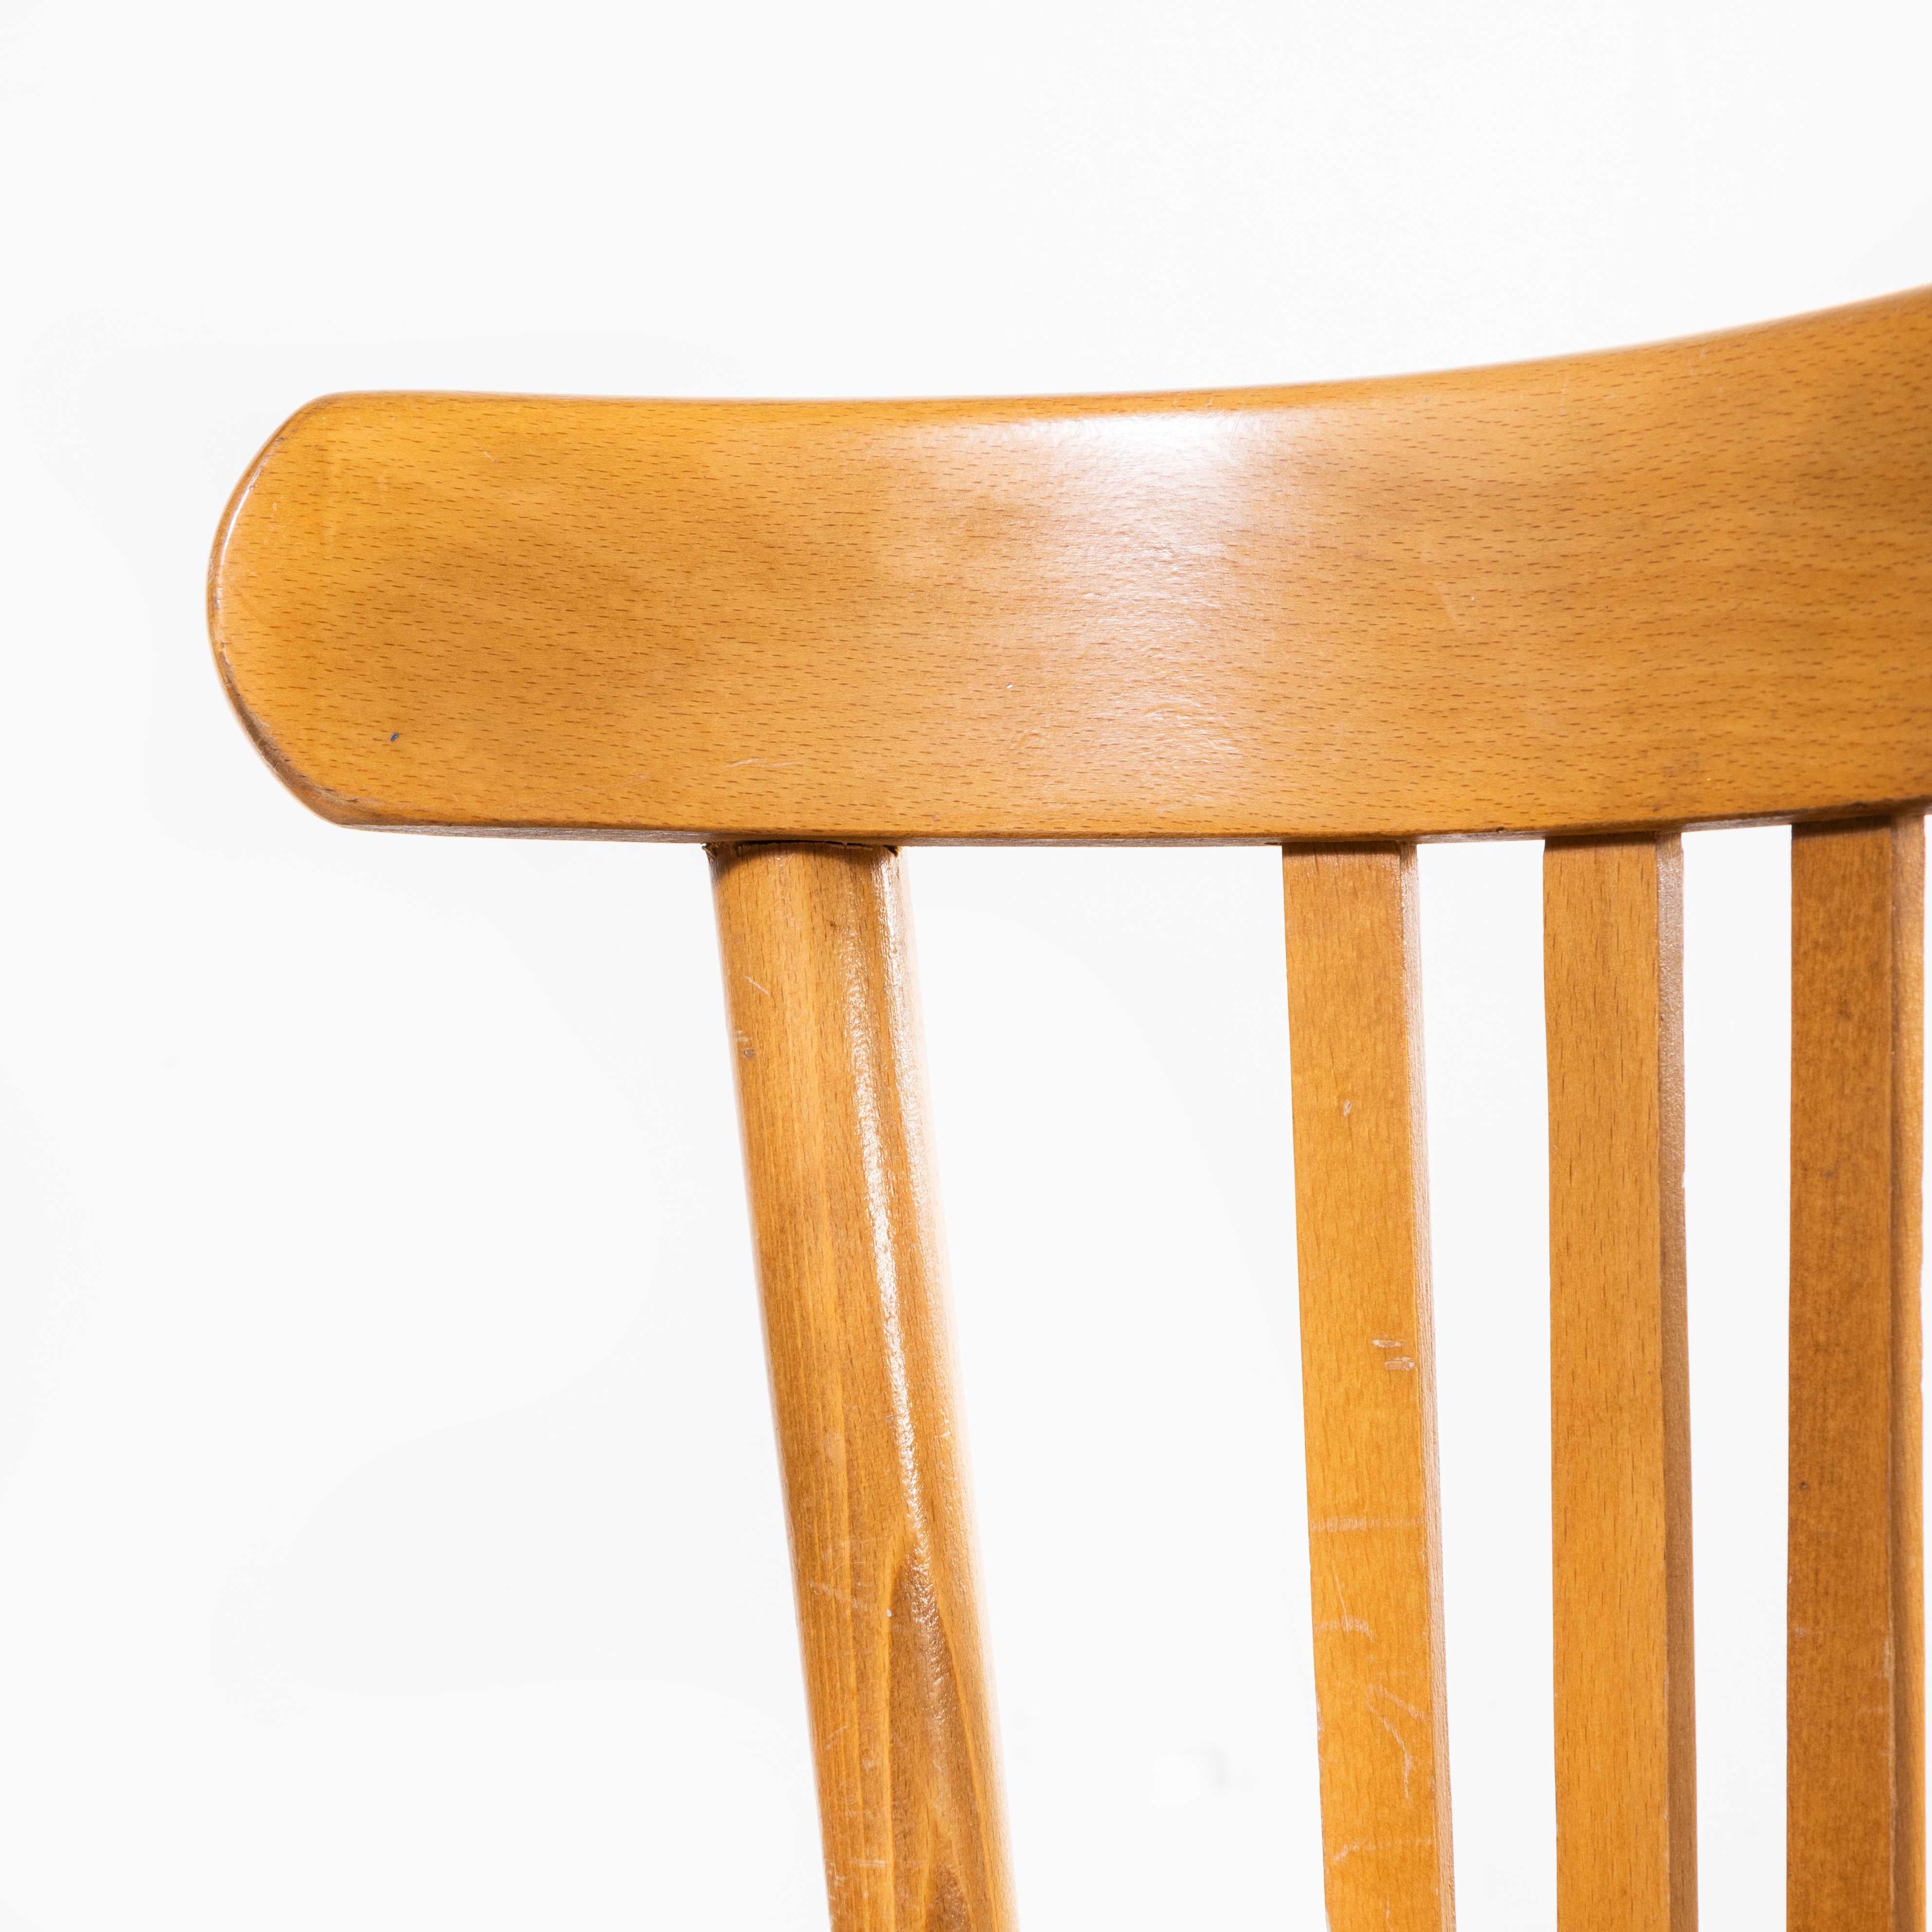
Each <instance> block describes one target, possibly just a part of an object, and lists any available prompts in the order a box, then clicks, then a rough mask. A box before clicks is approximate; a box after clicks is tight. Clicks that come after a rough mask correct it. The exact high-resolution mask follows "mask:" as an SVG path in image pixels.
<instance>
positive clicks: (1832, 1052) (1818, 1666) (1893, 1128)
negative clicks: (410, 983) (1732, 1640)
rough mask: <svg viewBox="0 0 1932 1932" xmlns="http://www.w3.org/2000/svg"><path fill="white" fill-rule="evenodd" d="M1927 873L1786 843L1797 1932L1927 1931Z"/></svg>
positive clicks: (1821, 832) (1843, 849) (1913, 848)
mask: <svg viewBox="0 0 1932 1932" xmlns="http://www.w3.org/2000/svg"><path fill="white" fill-rule="evenodd" d="M1924 867H1925V856H1924V825H1923V822H1922V820H1919V819H1917V818H1909V819H1900V820H1896V821H1879V822H1876V823H1872V822H1867V823H1861V824H1838V825H1818V826H1799V827H1797V828H1796V829H1795V830H1794V831H1793V834H1792V842H1791V1006H1792V1015H1791V1460H1790V1510H1791V1516H1790V1537H1791V1541H1790V1581H1789V1592H1790V1594H1789V1599H1788V1631H1787V1637H1788V1649H1787V1666H1786V1668H1787V1700H1788V1715H1789V1729H1788V1733H1787V1747H1786V1748H1787V1785H1786V1805H1787V1861H1788V1868H1789V1875H1788V1880H1787V1906H1786V1915H1787V1922H1788V1924H1790V1927H1792V1929H1793V1932H1828V1928H1829V1932H1839V1928H1842V1927H1849V1926H1869V1927H1872V1928H1873V1932H1906V1928H1907V1927H1910V1928H1912V1932H1921V1928H1922V1927H1923V1926H1924V1912H1925V1903H1924V1736H1923V1703H1924V1675H1923V1657H1922V1645H1923V1623H1924V1607H1923V1601H1922V1598H1921V1581H1920V1560H1921V1550H1920V1544H1921V1534H1922V1528H1921V1522H1920V1508H1921V1488H1920V1481H1921V1478H1920V1461H1919V1454H1920V1452H1919V1396H1918V1373H1919V1371H1918V1362H1919V1313H1918V1267H1919V1186H1920V1131H1921V1129H1920V1112H1921V1100H1922V1094H1921V1086H1922V1082H1923V1055H1924V1045H1923V1034H1922V1011H1921V1009H1922V1003H1923V998H1924V992H1923V982H1924V971H1923V962H1922V952H1923V935H1924Z"/></svg>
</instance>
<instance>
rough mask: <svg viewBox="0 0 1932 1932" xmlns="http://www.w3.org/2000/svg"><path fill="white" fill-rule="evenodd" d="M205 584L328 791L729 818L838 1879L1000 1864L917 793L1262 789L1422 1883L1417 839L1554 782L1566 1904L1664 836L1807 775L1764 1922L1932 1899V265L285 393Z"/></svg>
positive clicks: (1653, 1533)
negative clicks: (1608, 323)
mask: <svg viewBox="0 0 1932 1932" xmlns="http://www.w3.org/2000/svg"><path fill="white" fill-rule="evenodd" d="M208 610H209V626H210V633H211V638H212V640H213V643H214V652H215V657H216V661H217V664H218V666H219V667H220V672H221V675H222V677H223V681H224V682H225V684H226V687H227V689H228V691H229V696H230V698H231V700H233V703H234V704H235V706H236V709H237V711H238V712H239V715H240V716H241V718H242V721H243V723H244V724H245V727H246V728H247V729H248V731H249V733H250V734H251V736H252V737H253V739H254V742H256V744H257V746H258V747H259V748H260V750H261V751H262V752H263V755H264V757H266V759H267V760H268V761H269V763H270V764H271V766H272V767H273V768H274V769H275V771H276V772H277V773H278V775H280V776H281V778H283V779H284V781H285V782H287V784H289V785H290V787H291V789H292V790H294V791H295V792H296V794H297V796H299V797H300V798H302V799H303V800H304V802H306V803H308V805H311V807H313V808H314V809H316V810H317V811H320V812H321V813H323V814H324V815H325V816H326V817H329V818H332V819H333V820H337V821H338V822H340V823H346V824H350V825H362V826H383V827H388V828H392V829H419V830H443V831H461V832H499V833H511V834H522V835H559V836H606V837H626V838H666V839H676V840H683V841H691V842H703V843H705V844H707V845H709V847H710V850H711V862H712V878H713V886H714V898H715V907H716V913H717V920H718V940H719V954H720V959H721V966H722V970H723V974H724V987H725V996H726V1005H727V1013H728V1016H729V1019H730V1046H731V1056H732V1064H733V1069H734V1071H735V1074H736V1083H737V1094H738V1101H739V1120H740V1125H741V1129H742V1141H743V1149H744V1156H745V1174H746V1181H747V1192H748V1202H749V1207H750V1211H751V1223H752V1229H753V1235H754V1254H755V1257H756V1263H757V1278H758V1287H759V1292H760V1299H761V1303H762V1307H763V1316H764V1327H765V1337H766V1352H767V1356H768V1360H769V1369H770V1374H771V1384H772V1405H773V1412H774V1417H775V1425H776V1430H777V1434H778V1445H779V1451H780V1461H781V1469H782V1473H783V1478H784V1488H785V1501H786V1507H787V1522H788V1524H789V1528H790V1541H791V1556H792V1565H793V1578H794V1583H795V1589H796V1603H797V1612H798V1622H799V1633H800V1643H801V1651H802V1661H803V1665H804V1673H805V1685H806V1690H807V1693H808V1708H809V1712H810V1718H811V1733H812V1741H813V1748H814V1765H815V1770H816V1775H817V1791H818V1799H819V1805H820V1817H821V1821H822V1826H823V1843H824V1854H825V1872H826V1888H827V1897H828V1899H829V1906H830V1910H831V1915H832V1925H833V1927H834V1932H1016V1927H1017V1924H1018V1916H1017V1912H1016V1905H1015V1900H1014V1886H1013V1873H1012V1860H1011V1855H1010V1849H1009V1845H1008V1839H1007V1823H1006V1819H1005V1814H1004V1799H1003V1797H1002V1792H1001V1773H1000V1767H999V1762H998V1748H997V1741H996V1735H995V1732H996V1726H995V1706H994V1700H993V1696H992V1688H991V1679H990V1674H989V1661H988V1658H987V1655H986V1642H985V1638H984V1634H983V1628H982V1621H981V1617H980V1607H979V1594H978V1583H977V1566H976V1560H975V1557H974V1540H973V1524H972V1513H971V1507H970V1502H969V1497H968V1479H967V1472H966V1470H965V1466H964V1457H963V1453H962V1448H961V1436H960V1433H959V1427H958V1421H957V1415H958V1397H957V1394H956V1390H955V1388H954V1386H953V1369H952V1349H951V1344H950V1327H949V1317H948V1314H947V1286H946V1279H945V1276H946V1270H945V1262H944V1255H943V1253H942V1250H941V1236H940V1232H939V1230H940V1223H939V1217H938V1193H937V1183H936V1179H935V1175H934V1174H933V1172H932V1157H931V1142H930V1136H929V1129H928V1126H927V1100H926V1084H925V1075H924V1072H923V1068H922V1048H921V1043H920V1030H919V1015H918V1001H917V995H916V988H915V986H914V984H913V969H912V954H911V949H910V926H909V922H908V919H907V909H906V903H905V897H904V880H903V877H902V874H901V860H900V858H899V855H898V847H901V846H902V845H904V844H907V843H916V842H935V843H947V842H952V843H998V842H1003V841H1010V842H1023V841H1031V842H1040V841H1046V842H1070V843H1071V842H1096V841H1109V840H1115V841H1134V842H1142V843H1148V842H1163V841H1165V842H1265V843H1268V844H1275V845H1278V846H1280V847H1281V848H1282V856H1283V902H1284V910H1285V940H1286V992H1287V999H1288V1006H1289V1034H1290V1051H1291V1062H1292V1076H1291V1078H1292V1094H1291V1096H1290V1099H1291V1101H1292V1115H1293V1127H1294V1144H1295V1202H1296V1213H1297V1229H1298V1273H1299V1280H1300V1297H1301V1349H1302V1363H1301V1367H1302V1377H1303V1385H1304V1411H1305V1418H1306V1430H1307V1484H1308V1517H1309V1521H1308V1529H1309V1559H1310V1576H1311V1583H1312V1602H1313V1622H1314V1628H1313V1633H1312V1636H1313V1646H1314V1658H1315V1673H1316V1694H1317V1702H1318V1707H1319V1722H1320V1736H1319V1768H1320V1786H1321V1804H1322V1845H1323V1859H1324V1883H1325V1893H1326V1898H1327V1904H1328V1924H1330V1925H1331V1927H1334V1932H1451V1928H1452V1927H1453V1926H1454V1918H1455V1904H1454V1875H1453V1861H1452V1858H1451V1844H1452V1830H1451V1813H1450V1791H1449V1755H1448V1739H1449V1730H1448V1724H1449V1713H1448V1700H1447V1696H1446V1692H1445V1684H1446V1679H1447V1667H1446V1658H1445V1645H1444V1623H1443V1610H1442V1536H1441V1508H1440V1499H1439V1476H1438V1468H1437V1450H1436V1353H1435V1345H1434V1338H1433V1327H1432V1324H1433V1316H1432V1312H1431V1289H1430V1251H1429V1239H1430V1238H1429V1212H1428V1188H1427V1171H1426V1160H1425V1148H1426V1136H1425V1133H1424V1091H1423V1078H1422V1031H1421V1026H1422V1019H1421V998H1420V992H1419V988H1420V983H1421V934H1420V921H1419V913H1418V895H1417V865H1416V841H1418V839H1421V838H1431V837H1449V836H1456V837H1467V836H1484V835H1490V836H1496V835H1518V836H1533V837H1538V838H1543V839H1544V841H1545V845H1544V992H1545V1021H1546V1034H1547V1051H1548V1078H1549V1098H1550V1172H1549V1181H1550V1310H1551V1325H1550V1376H1551V1384H1550V1388H1551V1469H1552V1530H1553V1557H1554V1565H1553V1574H1554V1584H1555V1592H1554V1595H1555V1601H1554V1603H1553V1607H1552V1614H1553V1631H1554V1638H1555V1644H1554V1662H1555V1710H1554V1714H1553V1721H1554V1725H1555V1736H1556V1818H1557V1843H1556V1870H1557V1892H1558V1921H1559V1926H1560V1927H1561V1928H1562V1932H1694V1927H1695V1925H1696V1923H1697V1905H1698V1895H1697V1751H1696V1718H1695V1682H1694V1643H1693V1604H1692V1587H1691V1426H1690V1377H1689V1349H1688V1326H1687V1315H1686V1310H1687V1293H1688V1288H1687V1279H1686V1274H1687V1271H1686V1256H1685V1226H1684V1183H1683V1169H1684V1146H1685V1142H1684V1133H1685V1126H1684V1121H1685V1113H1684V1109H1685V1094H1684V1052H1683V998H1682V971H1683V966H1682V958H1683V953H1682V947H1683V939H1682V929H1683V918H1682V891H1683V887H1682V847H1681V843H1680V838H1679V834H1680V833H1681V832H1682V830H1683V829H1685V828H1687V827H1691V826H1700V825H1710V824H1721V823H1736V822H1741V821H1745V820H1757V821H1769V822H1787V823H1791V824H1792V825H1793V827H1794V829H1793V839H1792V853H1791V865H1792V968H1793V970H1792V1036H1791V1052H1792V1135H1791V1231H1792V1243H1791V1298H1790V1343H1791V1349H1790V1499H1789V1523H1790V1568H1789V1586H1788V1587H1789V1595H1788V1604H1787V1620H1788V1639H1789V1641H1788V1651H1787V1658H1788V1661H1787V1715H1788V1727H1787V1730H1788V1745H1787V1754H1788V1761H1787V1774H1788V1775H1787V1922H1788V1924H1789V1926H1790V1928H1791V1932H1841V1928H1844V1927H1854V1926H1855V1927H1860V1928H1866V1927H1869V1928H1873V1932H1923V1927H1924V1912H1925V1881H1924V1740H1923V1724H1922V1706H1923V1700H1924V1657H1923V1625H1924V1603H1923V1591H1922V1582H1921V1556H1922V1551H1921V1545H1922V1540H1923V1526H1922V1522H1921V1430H1920V1413H1919V1387H1920V1349H1921V1339H1920V1320H1919V1274H1920V1265H1921V1229H1920V1205H1919V1203H1920V1189H1921V1164H1922V1146H1921V1142H1922V1106H1923V1094H1922V1091H1921V1090H1922V1085H1923V1079H1922V1073H1923V1057H1924V1034H1923V1005H1924V991H1923V957H1922V955H1923V926H1924V831H1923V816H1924V810H1925V808H1926V805H1927V801H1928V800H1932V290H1928V291H1921V292H1919V293H1915V294H1910V295H1906V296H1897V297H1894V298H1891V299H1888V300H1886V301H1884V302H1876V303H1871V304H1867V305H1861V306H1860V307H1858V308H1853V309H1848V310H1843V311H1836V312H1833V313H1831V314H1825V315H1821V316H1815V317H1805V318H1801V319H1799V320H1796V321H1793V322H1790V323H1781V324H1777V325H1773V326H1769V327H1766V328H1760V329H1747V330H1739V331H1735V332H1730V333H1728V334H1726V335H1719V336H1714V337H1709V338H1703V339H1701V340H1700V341H1690V342H1682V343H1671V344H1661V345H1658V346H1656V347H1651V348H1646V349H1642V350H1628V351H1620V352H1616V353H1611V354H1608V355H1600V356H1579V357H1573V358H1568V359H1563V360H1562V361H1559V362H1549V363H1543V364H1534V365H1522V366H1520V367H1518V368H1509V369H1502V370H1485V371H1473V372H1467V373H1465V374H1454V375H1448V376H1441V377H1410V378H1403V379H1401V380H1397V381H1393V382H1388V383H1355V384H1344V385H1333V386H1324V387H1320V388H1314V389H1283V390H1251V391H1241V392H1214V393H1211V394H1202V395H1169V396H1156V397H1144V398H1073V399H1043V400H1039V401H1006V402H960V403H931V404H793V405H786V404H655V403H616V402H583V401H561V400H553V399H543V398H478V397H456V396H381V395H374V396H350V397H340V398H326V399H324V400H323V401H322V402H320V403H317V404H312V405H311V406H310V407H308V409H306V410H303V411H302V412H300V413H298V414H297V415H296V416H295V417H293V418H292V419H290V422H288V423H287V424H286V425H284V427H283V428H282V429H281V431H278V433H277V434H276V436H275V437H273V438H272V439H271V440H270V442H269V444H268V446H266V448H265V449H264V450H263V452H262V453H261V455H260V457H259V458H257V460H256V462H255V463H254V465H253V466H251V469H249V471H248V473H247V475H245V477H244V478H243V479H242V483H241V484H239V486H238V487H237V489H236V493H235V496H234V498H233V500H232V501H231V502H230V504H229V508H228V511H227V514H226V516H225V517H224V518H223V523H222V526H221V529H220V532H219V533H218V534H217V538H216V543H215V547H214V556H213V557H212V559H211V564H210V569H209V586H208ZM1283 1640H1284V1641H1288V1640H1289V1637H1288V1636H1287V1634H1286V1633H1285V1634H1284V1638H1283Z"/></svg>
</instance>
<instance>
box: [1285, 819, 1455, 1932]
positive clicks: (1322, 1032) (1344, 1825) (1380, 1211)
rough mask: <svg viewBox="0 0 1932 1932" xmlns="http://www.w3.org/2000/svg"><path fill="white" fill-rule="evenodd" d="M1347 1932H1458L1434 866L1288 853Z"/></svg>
mask: <svg viewBox="0 0 1932 1932" xmlns="http://www.w3.org/2000/svg"><path fill="white" fill-rule="evenodd" d="M1283 874H1284V878H1285V882H1286V901H1287V929H1288V997H1289V1047H1290V1054H1291V1058H1292V1067H1293V1084H1294V1112H1295V1219H1296V1230H1297V1238H1298V1244H1299V1247H1300V1261H1301V1366H1302V1387H1303V1403H1304V1412H1305V1415H1306V1418H1307V1442H1308V1528H1309V1559H1310V1573H1311V1579H1312V1583H1313V1595H1314V1612H1315V1677H1316V1698H1317V1701H1318V1705H1319V1716H1320V1725H1321V1778H1322V1846H1323V1851H1324V1854H1325V1884H1326V1889H1327V1895H1328V1924H1329V1926H1330V1927H1331V1932H1424V1928H1427V1932H1448V1928H1450V1927H1452V1926H1453V1924H1454V1920H1455V1900H1454V1884H1453V1881H1452V1874H1451V1861H1450V1835H1449V1754H1448V1724H1447V1715H1446V1712H1447V1706H1446V1702H1445V1693H1444V1671H1443V1650H1442V1557H1441V1543H1440V1522H1439V1512H1438V1507H1437V1499H1436V1387H1435V1374H1436V1361H1435V1344H1434V1338H1433V1329H1432V1322H1431V1313H1430V1277H1429V1227H1428V1205H1427V1186H1426V1181H1425V1172H1426V1169H1425V1166H1424V1157H1425V1152H1426V1148H1425V1142H1424V1130H1423V1085H1422V1058H1421V1044H1422V1042H1421V962H1420V959H1419V956H1418V921H1417V907H1416V873H1415V848H1414V847H1412V846H1410V847H1402V848H1400V849H1399V850H1398V849H1397V848H1395V847H1382V848H1380V849H1358V850H1335V849H1330V850H1299V849H1295V848H1290V849H1289V850H1288V851H1287V852H1286V853H1284V855H1283Z"/></svg>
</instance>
